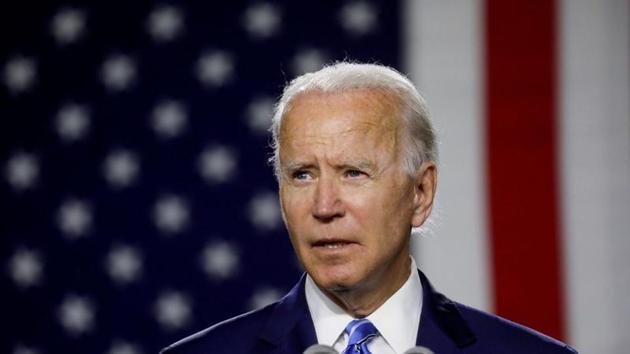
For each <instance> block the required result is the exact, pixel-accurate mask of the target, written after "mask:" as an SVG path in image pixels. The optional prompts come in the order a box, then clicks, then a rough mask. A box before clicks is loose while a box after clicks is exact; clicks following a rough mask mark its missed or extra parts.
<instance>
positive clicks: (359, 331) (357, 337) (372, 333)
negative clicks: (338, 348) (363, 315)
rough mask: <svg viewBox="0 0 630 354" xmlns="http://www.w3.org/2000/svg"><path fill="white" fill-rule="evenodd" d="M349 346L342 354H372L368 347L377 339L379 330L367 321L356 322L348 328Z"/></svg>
mask: <svg viewBox="0 0 630 354" xmlns="http://www.w3.org/2000/svg"><path fill="white" fill-rule="evenodd" d="M346 333H348V346H347V347H346V349H344V351H343V352H342V353H341V354H371V352H370V351H369V350H368V348H367V345H368V343H369V342H370V341H371V340H372V338H374V337H376V335H377V334H378V330H376V327H374V325H373V324H372V322H370V321H369V320H366V319H361V320H354V321H351V322H350V323H348V326H346Z"/></svg>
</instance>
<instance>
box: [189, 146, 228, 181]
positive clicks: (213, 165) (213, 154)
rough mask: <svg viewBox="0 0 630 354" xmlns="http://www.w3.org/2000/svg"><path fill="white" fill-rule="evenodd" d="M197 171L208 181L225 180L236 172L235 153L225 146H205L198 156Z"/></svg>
mask: <svg viewBox="0 0 630 354" xmlns="http://www.w3.org/2000/svg"><path fill="white" fill-rule="evenodd" d="M198 164H199V173H200V174H201V176H202V177H203V178H204V179H205V180H206V181H207V182H209V183H223V182H227V181H229V180H230V179H232V177H233V176H234V173H235V172H236V167H237V166H236V165H237V164H236V155H235V153H234V152H233V151H232V150H231V149H229V148H227V147H225V146H214V147H208V148H206V149H205V150H204V151H203V152H202V153H201V155H200V156H199V163H198Z"/></svg>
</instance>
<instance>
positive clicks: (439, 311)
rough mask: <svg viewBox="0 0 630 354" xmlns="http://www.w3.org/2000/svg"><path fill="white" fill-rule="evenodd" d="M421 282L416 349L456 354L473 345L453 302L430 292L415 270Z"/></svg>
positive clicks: (472, 339) (468, 329) (464, 322)
mask: <svg viewBox="0 0 630 354" xmlns="http://www.w3.org/2000/svg"><path fill="white" fill-rule="evenodd" d="M418 273H419V274H420V281H421V282H422V294H423V297H422V312H421V315H420V326H418V336H417V340H416V345H419V346H424V347H427V348H429V349H431V350H433V351H434V352H436V353H458V352H460V350H461V349H462V348H465V347H467V346H469V345H471V344H473V343H474V342H475V341H476V338H475V335H474V334H473V332H472V330H471V329H470V327H469V326H468V324H467V323H466V321H465V320H464V318H463V317H462V316H461V314H460V312H459V310H458V309H457V306H456V305H455V303H454V302H452V301H451V300H449V299H448V298H446V297H445V296H444V295H442V294H440V293H438V292H437V291H435V290H434V289H433V287H432V286H431V283H430V282H429V280H428V279H427V277H426V276H425V275H424V274H423V273H422V272H421V271H419V270H418Z"/></svg>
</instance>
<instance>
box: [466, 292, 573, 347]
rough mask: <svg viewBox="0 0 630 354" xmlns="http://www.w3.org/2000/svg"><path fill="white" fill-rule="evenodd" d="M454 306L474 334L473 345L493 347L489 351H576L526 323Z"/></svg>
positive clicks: (467, 307)
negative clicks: (474, 341)
mask: <svg viewBox="0 0 630 354" xmlns="http://www.w3.org/2000/svg"><path fill="white" fill-rule="evenodd" d="M456 306H457V308H458V309H459V311H460V313H461V315H462V317H463V318H464V320H465V321H466V322H467V323H468V325H469V326H470V328H471V330H472V331H473V332H474V334H475V337H476V339H477V341H476V343H475V344H474V345H473V346H479V347H482V348H485V347H488V348H493V349H492V350H491V351H490V352H488V353H494V352H496V353H504V352H505V353H508V352H510V353H517V352H518V353H545V354H547V353H549V354H555V353H557V354H570V353H573V354H575V353H577V352H576V351H575V350H574V349H573V348H571V347H569V346H568V345H566V344H565V343H562V342H560V341H559V340H556V339H554V338H552V337H549V336H547V335H544V334H542V333H540V332H538V331H536V330H533V329H531V328H528V327H526V326H523V325H520V324H518V323H515V322H512V321H510V320H507V319H505V318H502V317H500V316H497V315H493V314H490V313H487V312H484V311H481V310H478V309H475V308H472V307H470V306H466V305H463V304H460V303H456ZM515 350H517V351H515Z"/></svg>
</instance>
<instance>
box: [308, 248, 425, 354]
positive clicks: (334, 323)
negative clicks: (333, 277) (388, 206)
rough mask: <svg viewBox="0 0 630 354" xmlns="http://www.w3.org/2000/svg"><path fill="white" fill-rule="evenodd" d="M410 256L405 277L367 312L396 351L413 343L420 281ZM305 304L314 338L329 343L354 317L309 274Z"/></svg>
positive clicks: (417, 317) (407, 347)
mask: <svg viewBox="0 0 630 354" xmlns="http://www.w3.org/2000/svg"><path fill="white" fill-rule="evenodd" d="M410 258H411V266H410V268H411V269H410V274H409V278H407V281H405V283H404V284H403V286H402V287H400V289H398V290H397V291H396V292H395V293H394V294H393V295H392V296H391V297H390V298H389V299H387V301H385V303H383V305H381V306H380V307H379V308H378V309H376V311H374V312H373V313H372V314H370V315H369V316H367V319H369V320H370V321H371V322H372V323H373V324H374V326H375V327H376V328H377V329H378V331H379V333H380V334H381V336H382V337H383V339H384V340H385V341H386V342H387V343H388V344H389V345H390V346H391V347H392V348H393V349H394V351H395V352H397V353H403V352H404V351H405V350H407V349H409V348H411V347H414V346H415V345H416V336H417V334H418V326H419V323H420V311H421V308H422V283H421V282H420V276H419V275H418V270H417V266H416V262H415V260H414V259H413V257H410ZM305 292H306V302H307V304H308V308H309V311H310V313H311V318H312V319H313V325H314V327H315V333H316V335H317V341H318V342H319V343H321V344H326V345H330V346H333V345H334V344H335V342H336V341H337V339H338V338H339V336H340V335H342V334H343V331H344V329H345V327H346V325H347V324H348V323H349V322H350V321H352V320H353V319H354V318H353V317H352V316H350V315H349V314H347V313H346V312H344V310H343V309H342V308H341V307H339V306H338V305H337V304H335V303H334V302H333V301H332V300H331V299H329V298H328V296H326V294H324V293H323V292H322V291H321V290H320V289H319V288H318V287H317V286H316V285H315V282H314V281H313V279H311V277H310V276H307V277H306V283H305Z"/></svg>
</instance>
